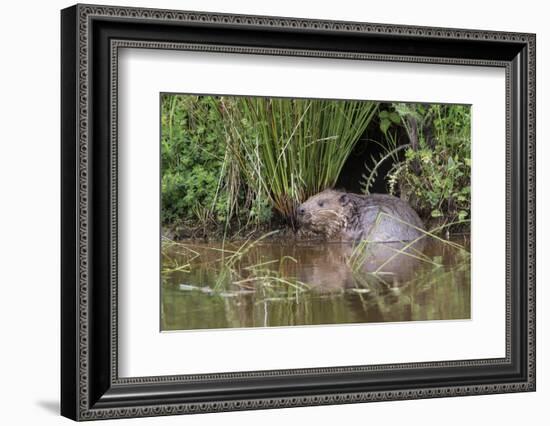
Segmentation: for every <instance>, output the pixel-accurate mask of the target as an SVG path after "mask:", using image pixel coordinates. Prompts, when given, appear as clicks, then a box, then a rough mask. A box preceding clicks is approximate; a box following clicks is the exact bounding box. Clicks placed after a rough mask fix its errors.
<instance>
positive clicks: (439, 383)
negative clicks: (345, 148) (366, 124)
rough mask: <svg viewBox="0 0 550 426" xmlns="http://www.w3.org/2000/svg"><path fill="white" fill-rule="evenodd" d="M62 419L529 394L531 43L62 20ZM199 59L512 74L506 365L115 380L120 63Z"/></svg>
mask: <svg viewBox="0 0 550 426" xmlns="http://www.w3.org/2000/svg"><path fill="white" fill-rule="evenodd" d="M61 30H62V31H61V34H62V40H61V52H62V59H61V65H62V75H61V82H62V92H61V98H62V117H61V129H62V141H61V160H62V184H61V190H62V209H61V210H62V217H61V221H62V233H61V241H62V268H61V271H62V280H61V281H62V282H61V320H62V328H61V338H62V339H61V354H62V356H61V370H62V373H61V413H62V414H63V415H64V416H67V417H69V418H71V419H74V420H90V419H100V418H115V417H138V416H156V415H168V414H180V413H196V412H212V411H229V410H243V409H260V408H276V407H291V406H306V405H320V404H339V403H351V402H365V401H379V400H396V399H414V398H432V397H442V396H459V395H473V394H488V393H502V392H517V391H534V390H535V35H533V34H519V33H504V32H488V31H476V30H460V29H448V28H425V27H411V26H398V25H380V24H367V23H356V22H334V21H318V20H305V19H292V18H276V17H261V16H242V15H226V14H212V13H200V12H181V11H168V10H154V9H134V8H122V7H104V6H96V5H76V6H73V7H70V8H67V9H64V10H63V11H62V13H61ZM121 47H135V48H157V49H195V50H205V51H211V50H215V51H227V52H234V53H260V54H266V55H299V56H316V57H329V58H345V59H350V60H351V59H354V60H361V59H363V60H365V59H367V60H385V61H400V62H426V63H448V64H461V65H465V66H467V65H484V66H493V67H503V68H505V70H506V76H507V77H506V104H507V105H506V108H507V137H506V139H507V140H506V146H507V159H506V162H507V164H506V193H507V194H506V195H507V211H506V217H507V220H506V223H507V229H506V237H507V250H506V253H507V254H506V288H507V297H506V303H507V306H506V312H507V324H506V329H507V331H506V335H507V340H506V357H505V358H498V359H481V360H462V361H450V362H449V361H447V362H431V363H414V364H393V365H376V366H349V367H327V368H322V369H305V370H275V371H257V372H242V373H225V374H224V373H222V374H209V375H196V376H162V377H137V378H125V379H124V378H119V377H118V373H117V371H118V369H117V309H116V308H117V269H116V260H117V222H116V220H117V218H116V201H117V169H116V160H117V152H116V140H117V139H116V137H117V135H116V117H117V116H116V114H117V95H116V94H117V52H118V49H119V48H121Z"/></svg>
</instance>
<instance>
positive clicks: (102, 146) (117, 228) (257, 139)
mask: <svg viewBox="0 0 550 426" xmlns="http://www.w3.org/2000/svg"><path fill="white" fill-rule="evenodd" d="M61 52H62V75H61V81H62V93H61V98H62V122H61V128H62V141H61V148H62V151H61V159H62V184H61V190H62V218H61V220H62V282H61V309H62V311H61V321H62V329H61V334H62V351H61V352H62V359H61V366H62V368H61V370H62V374H61V384H62V389H61V412H62V414H63V415H64V416H66V417H69V418H71V419H74V420H93V419H105V418H121V417H141V416H158V415H170V414H188V413H205V412H214V411H230V410H247V409H263V408H277V407H293V406H308V405H321V404H344V403H354V402H369V401H382V400H399V399H416V398H435V397H445V396H465V395H478V394H490V393H504V392H522V391H534V390H535V35H534V34H520V33H508V32H506V33H505V32H494V31H479V30H463V29H449V28H427V27H413V26H402V25H388V24H369V23H359V22H335V21H319V20H306V19H294V18H281V17H267V16H242V15H226V14H216V13H202V12H185V11H171V10H155V9H138V8H128V7H104V6H95V5H76V6H73V7H70V8H67V9H64V10H63V11H62V12H61Z"/></svg>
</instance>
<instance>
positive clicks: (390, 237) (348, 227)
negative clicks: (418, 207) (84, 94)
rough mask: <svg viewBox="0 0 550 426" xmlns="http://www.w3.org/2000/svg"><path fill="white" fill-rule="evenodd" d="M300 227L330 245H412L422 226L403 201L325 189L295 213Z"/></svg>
mask: <svg viewBox="0 0 550 426" xmlns="http://www.w3.org/2000/svg"><path fill="white" fill-rule="evenodd" d="M297 217H298V222H299V224H300V226H303V227H304V228H306V229H308V230H310V231H313V232H314V233H316V234H318V235H321V236H322V237H324V238H325V239H327V240H331V241H359V240H368V241H374V242H395V241H412V240H415V239H417V238H419V237H421V236H422V235H423V233H422V231H421V230H423V229H424V224H423V223H422V220H421V219H420V218H419V217H418V214H417V213H416V212H415V211H414V210H413V209H412V207H411V206H409V204H408V203H407V202H406V201H403V200H401V199H399V198H397V197H394V196H393V195H387V194H369V195H360V194H352V193H348V192H343V191H337V190H333V189H327V190H325V191H323V192H320V193H319V194H316V195H314V196H312V197H310V198H309V199H308V200H307V201H305V202H304V203H303V204H301V205H300V206H299V207H298V209H297Z"/></svg>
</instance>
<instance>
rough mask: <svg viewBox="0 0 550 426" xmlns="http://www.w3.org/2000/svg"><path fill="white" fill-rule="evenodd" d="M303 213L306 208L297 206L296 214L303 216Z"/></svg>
mask: <svg viewBox="0 0 550 426" xmlns="http://www.w3.org/2000/svg"><path fill="white" fill-rule="evenodd" d="M304 214H306V209H304V208H303V207H298V215H299V216H303V215H304Z"/></svg>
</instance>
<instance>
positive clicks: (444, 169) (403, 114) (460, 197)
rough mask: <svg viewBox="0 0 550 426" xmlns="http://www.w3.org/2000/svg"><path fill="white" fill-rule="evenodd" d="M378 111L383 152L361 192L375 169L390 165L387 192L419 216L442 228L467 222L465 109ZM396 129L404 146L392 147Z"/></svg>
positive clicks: (374, 161) (409, 107) (467, 133)
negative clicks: (411, 208)
mask: <svg viewBox="0 0 550 426" xmlns="http://www.w3.org/2000/svg"><path fill="white" fill-rule="evenodd" d="M382 112H384V114H382ZM382 112H381V113H380V128H381V130H382V133H383V135H384V139H385V140H384V142H383V143H382V145H383V147H384V149H383V152H382V154H381V155H380V156H378V157H377V158H372V161H371V165H368V166H367V174H365V175H364V177H363V191H364V192H366V193H368V192H369V190H370V188H371V186H372V184H373V181H374V179H375V178H376V176H377V173H378V170H379V168H380V166H381V165H382V164H383V163H384V162H386V161H391V162H392V166H391V168H390V171H389V172H388V174H387V176H386V181H387V183H388V190H389V192H390V193H392V194H395V195H400V196H401V197H402V198H405V199H407V200H408V202H409V203H410V204H411V205H412V206H413V208H414V209H415V210H416V211H417V212H418V213H419V214H420V215H421V216H423V217H424V218H429V219H436V220H437V221H439V222H446V223H450V222H453V223H454V222H458V223H462V222H463V221H464V220H465V219H467V218H469V216H470V195H471V194H470V192H471V189H470V188H471V187H470V176H471V159H470V127H471V123H470V120H471V118H470V108H469V107H468V106H465V105H440V104H429V105H424V104H400V103H394V104H392V105H391V109H390V110H389V111H382ZM396 115H397V116H399V118H400V123H399V124H397V123H396V121H397V120H396ZM390 117H391V119H390ZM400 130H402V131H404V132H405V134H406V136H407V138H408V143H406V144H398V143H397V134H398V132H399V131H400Z"/></svg>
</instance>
